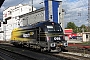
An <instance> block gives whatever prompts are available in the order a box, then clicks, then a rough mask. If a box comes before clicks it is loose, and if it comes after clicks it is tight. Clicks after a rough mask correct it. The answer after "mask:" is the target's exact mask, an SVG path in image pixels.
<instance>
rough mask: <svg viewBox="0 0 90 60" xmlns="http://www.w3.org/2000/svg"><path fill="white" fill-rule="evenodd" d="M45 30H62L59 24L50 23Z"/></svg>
mask: <svg viewBox="0 0 90 60" xmlns="http://www.w3.org/2000/svg"><path fill="white" fill-rule="evenodd" d="M47 31H62V28H61V26H59V25H50V26H47Z"/></svg>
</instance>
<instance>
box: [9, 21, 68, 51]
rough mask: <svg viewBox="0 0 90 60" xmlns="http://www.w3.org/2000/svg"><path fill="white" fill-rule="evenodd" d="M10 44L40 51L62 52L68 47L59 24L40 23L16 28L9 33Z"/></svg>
mask: <svg viewBox="0 0 90 60" xmlns="http://www.w3.org/2000/svg"><path fill="white" fill-rule="evenodd" d="M11 43H12V44H13V45H15V46H26V47H30V48H35V49H40V50H41V51H58V52H59V51H62V50H63V49H65V48H66V47H67V46H68V43H67V41H66V40H65V39H64V33H63V29H62V27H61V26H60V24H58V23H55V22H50V21H42V22H38V23H35V24H32V25H28V26H23V27H19V28H16V29H14V30H13V31H12V33H11Z"/></svg>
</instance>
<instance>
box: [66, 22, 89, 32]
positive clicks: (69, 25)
mask: <svg viewBox="0 0 90 60" xmlns="http://www.w3.org/2000/svg"><path fill="white" fill-rule="evenodd" d="M66 29H73V32H74V33H79V32H80V33H81V32H87V31H88V29H87V26H85V25H84V24H83V25H81V26H80V27H78V26H76V25H75V24H74V22H68V23H67V27H66Z"/></svg>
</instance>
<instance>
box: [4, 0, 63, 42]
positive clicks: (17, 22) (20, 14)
mask: <svg viewBox="0 0 90 60" xmlns="http://www.w3.org/2000/svg"><path fill="white" fill-rule="evenodd" d="M44 4H45V7H42V8H40V9H37V10H36V8H34V7H33V9H32V7H31V6H29V5H23V4H19V5H17V6H12V7H9V8H7V9H5V10H4V11H3V21H4V25H3V28H4V29H3V31H4V33H3V40H5V41H9V40H10V38H11V32H12V30H13V29H14V28H18V27H20V26H26V25H30V24H33V23H36V22H40V21H45V20H50V21H54V22H56V23H60V24H61V26H62V27H63V29H64V21H63V14H64V10H63V9H62V1H54V0H45V1H44ZM32 10H33V11H32Z"/></svg>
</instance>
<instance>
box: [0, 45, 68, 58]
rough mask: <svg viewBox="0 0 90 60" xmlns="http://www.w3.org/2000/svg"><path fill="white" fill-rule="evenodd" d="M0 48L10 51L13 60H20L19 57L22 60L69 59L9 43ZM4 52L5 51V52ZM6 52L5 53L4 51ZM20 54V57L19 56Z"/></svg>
mask: <svg viewBox="0 0 90 60" xmlns="http://www.w3.org/2000/svg"><path fill="white" fill-rule="evenodd" d="M0 50H2V51H7V52H8V53H9V54H10V53H11V55H10V56H12V57H13V59H15V60H20V59H22V60H23V59H24V60H31V59H32V60H51V59H52V60H69V59H67V58H64V57H60V56H59V57H56V56H53V55H49V54H45V53H40V52H38V51H32V50H29V49H28V48H19V47H18V48H17V47H14V46H11V45H5V44H4V45H3V44H1V45H0ZM5 53H6V52H5ZM6 54H7V53H6ZM14 54H16V55H15V56H13V55H14ZM20 56H21V57H22V58H20Z"/></svg>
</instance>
